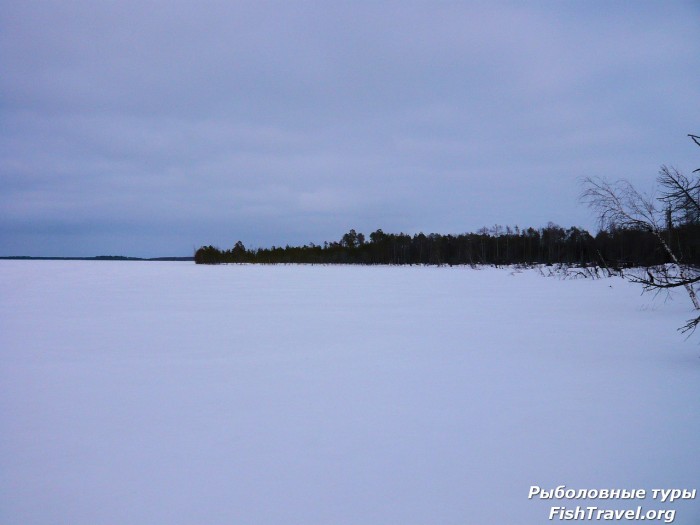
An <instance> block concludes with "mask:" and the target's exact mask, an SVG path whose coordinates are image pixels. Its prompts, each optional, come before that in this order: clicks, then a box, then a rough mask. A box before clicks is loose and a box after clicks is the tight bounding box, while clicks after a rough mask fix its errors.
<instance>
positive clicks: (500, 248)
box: [194, 223, 700, 269]
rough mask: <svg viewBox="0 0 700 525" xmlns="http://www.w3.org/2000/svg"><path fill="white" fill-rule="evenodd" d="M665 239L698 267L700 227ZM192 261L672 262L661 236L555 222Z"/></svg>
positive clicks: (211, 253)
mask: <svg viewBox="0 0 700 525" xmlns="http://www.w3.org/2000/svg"><path fill="white" fill-rule="evenodd" d="M663 234H664V236H665V238H666V242H668V244H669V245H671V246H672V247H673V248H674V249H675V248H676V247H677V248H678V250H681V248H682V251H681V256H682V259H683V261H684V262H685V263H688V264H696V265H697V264H700V225H699V224H685V225H681V226H678V227H672V226H669V227H667V228H666V230H665V231H664V232H663ZM194 260H195V262H196V263H197V264H221V263H259V264H279V263H307V264H367V265H371V264H396V265H403V264H428V265H450V266H452V265H477V264H488V265H508V264H524V265H532V264H547V265H555V264H566V265H582V266H588V265H595V266H603V267H610V268H615V269H617V268H626V267H632V266H652V265H657V264H664V263H667V262H669V259H668V255H667V254H666V252H665V251H664V250H663V249H662V248H661V247H660V245H659V242H658V239H656V238H655V237H654V235H653V234H652V233H650V232H649V231H647V230H643V229H635V228H612V229H610V230H609V231H605V230H604V231H600V232H599V233H598V234H597V235H595V236H592V235H591V234H590V233H589V232H587V231H586V230H584V229H581V228H575V227H572V228H568V229H564V228H562V227H561V226H558V225H556V224H553V223H549V224H548V225H547V226H546V227H545V228H539V229H534V228H527V229H520V228H518V227H517V226H516V227H514V228H511V227H508V226H506V227H501V226H494V227H492V228H482V229H480V230H479V231H477V232H476V233H464V234H459V235H441V234H437V233H431V234H428V235H426V234H423V233H418V234H415V235H413V236H411V235H408V234H405V233H399V234H393V233H384V232H383V231H382V230H377V231H375V232H372V233H371V234H370V235H369V238H366V237H365V235H363V234H362V233H357V232H356V231H355V230H350V231H349V232H348V233H346V234H345V235H343V236H342V238H341V239H340V240H339V241H337V242H325V243H323V245H322V246H321V245H316V244H308V245H305V246H285V247H284V248H282V247H278V246H272V247H271V248H257V249H252V250H249V249H247V248H246V247H245V246H244V245H243V243H242V242H240V241H239V242H237V243H236V244H235V245H234V246H233V247H232V248H231V249H228V250H221V249H219V248H216V247H214V246H202V247H201V248H200V249H199V250H197V252H196V253H195V256H194Z"/></svg>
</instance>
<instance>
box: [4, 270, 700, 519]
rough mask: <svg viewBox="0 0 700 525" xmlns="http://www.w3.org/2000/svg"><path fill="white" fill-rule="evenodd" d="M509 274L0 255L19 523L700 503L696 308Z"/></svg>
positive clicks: (484, 514) (621, 285)
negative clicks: (621, 492)
mask: <svg viewBox="0 0 700 525" xmlns="http://www.w3.org/2000/svg"><path fill="white" fill-rule="evenodd" d="M639 292H640V290H639V288H638V287H634V286H632V285H629V284H628V283H625V282H624V281H622V280H620V279H603V280H598V281H590V280H560V279H555V278H544V277H542V276H540V275H538V274H537V273H536V272H535V271H531V270H528V271H523V272H518V271H514V270H513V269H493V268H484V269H480V270H472V269H470V268H457V267H455V268H435V267H353V266H241V265H229V266H215V267H203V266H196V265H194V264H192V263H174V262H162V263H159V262H105V261H95V262H92V261H0V428H1V429H2V432H0V523H3V524H7V525H20V524H22V525H31V524H46V523H71V524H75V525H81V524H84V525H100V524H115V523H128V524H131V525H137V524H144V525H146V524H149V525H152V524H156V523H162V524H166V523H167V524H193V525H194V524H232V523H235V524H300V525H301V524H358V525H359V524H377V525H383V524H489V523H494V524H502V523H513V524H515V523H518V524H540V523H551V522H549V520H548V519H547V517H548V514H549V509H550V507H551V506H554V505H568V506H575V505H577V504H583V505H598V506H599V507H601V508H636V506H637V504H642V505H644V506H645V507H648V508H651V507H657V508H675V509H677V516H676V520H675V522H674V523H677V524H681V525H682V524H691V523H697V522H698V521H699V520H700V500H694V501H677V502H674V503H673V504H670V505H669V504H658V505H654V502H651V501H644V502H638V501H635V500H632V501H623V502H614V501H604V500H599V501H590V500H584V501H583V502H581V501H578V502H567V501H563V502H559V501H556V500H554V501H553V500H528V499H527V494H528V491H529V488H530V486H531V485H539V486H541V487H543V488H545V489H550V488H555V487H556V486H558V485H563V484H565V485H566V486H567V487H571V488H591V489H593V488H625V489H638V488H646V489H649V490H651V489H652V488H664V489H666V488H687V489H694V488H700V487H698V485H700V439H698V436H699V435H700V359H698V355H700V350H699V349H698V346H697V342H698V336H697V334H696V336H695V337H694V338H691V339H690V340H688V341H686V340H685V339H684V337H683V336H680V335H678V334H677V333H676V328H677V327H678V326H680V325H681V324H682V323H683V322H684V321H685V320H686V319H687V318H688V317H690V311H689V304H687V303H688V301H687V298H685V297H683V296H682V295H680V294H679V295H677V296H675V297H676V298H675V300H673V301H670V302H668V301H667V302H664V301H663V298H657V299H656V300H654V299H653V298H652V297H651V296H646V295H645V296H640V293H639Z"/></svg>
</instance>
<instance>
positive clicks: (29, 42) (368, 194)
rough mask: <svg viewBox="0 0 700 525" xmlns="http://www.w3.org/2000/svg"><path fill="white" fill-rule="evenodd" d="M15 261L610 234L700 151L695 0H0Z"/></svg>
mask: <svg viewBox="0 0 700 525" xmlns="http://www.w3.org/2000/svg"><path fill="white" fill-rule="evenodd" d="M0 97H1V98H0V102H1V104H2V105H1V108H2V125H1V126H0V255H57V256H67V255H77V256H90V255H132V256H147V257H148V256H160V255H181V256H186V255H192V253H193V251H194V249H195V248H198V247H199V246H201V245H203V244H214V245H218V246H219V247H222V248H229V247H231V246H233V244H234V243H235V242H236V241H237V240H242V241H243V242H244V243H245V244H246V246H249V247H257V246H270V245H272V244H277V245H284V244H288V243H289V244H304V243H308V242H315V243H321V242H323V241H324V240H338V239H340V237H341V236H342V234H343V233H344V232H346V231H348V230H349V229H350V228H354V229H356V230H357V231H362V232H364V233H366V234H368V233H370V232H372V231H374V230H376V229H377V228H382V229H383V230H384V231H385V232H396V233H398V232H406V233H417V232H420V231H422V232H425V233H430V232H439V233H461V232H467V231H475V230H477V229H479V228H480V227H482V226H492V225H494V224H501V225H511V226H513V225H519V226H521V227H523V226H534V227H541V226H544V225H546V224H547V222H549V221H553V222H555V223H558V224H560V225H562V226H565V227H568V226H572V225H576V226H583V227H586V228H590V229H594V228H595V221H594V218H593V216H592V215H591V212H590V211H589V210H588V209H587V208H585V207H584V206H582V205H581V204H579V202H578V194H579V192H580V184H579V179H580V178H581V177H583V176H589V175H599V176H603V177H607V178H610V179H616V178H621V177H624V178H628V179H630V180H631V181H633V182H634V183H635V184H638V185H639V186H640V187H641V188H642V189H651V187H652V184H653V181H654V179H655V177H656V173H657V171H658V168H659V166H660V165H661V164H668V165H673V166H675V167H677V168H678V169H680V170H682V171H684V172H686V173H688V174H689V173H690V172H691V171H692V170H693V169H695V168H697V167H700V148H697V146H695V145H694V144H693V143H692V142H691V141H690V139H689V138H688V137H687V134H688V133H700V3H698V2H681V1H659V2H648V1H634V2H632V1H630V2H619V1H615V2H612V1H611V2H593V1H588V0H587V1H580V2H564V1H557V2H529V1H528V2H524V1H523V2H503V3H498V2H483V3H482V2H444V3H440V2H435V1H426V2H407V1H397V2H361V1H353V2H336V1H319V2H294V1H280V2H261V1H259V0H257V1H252V2H239V1H225V2H204V1H197V2H195V1H190V2H185V1H177V0H169V1H163V2H147V1H143V0H138V1H128V0H120V1H106V0H104V1H102V0H97V1H93V0H90V1H87V0H86V1H69V0H57V1H55V2H45V1H43V2H36V1H29V0H28V1H8V0H0Z"/></svg>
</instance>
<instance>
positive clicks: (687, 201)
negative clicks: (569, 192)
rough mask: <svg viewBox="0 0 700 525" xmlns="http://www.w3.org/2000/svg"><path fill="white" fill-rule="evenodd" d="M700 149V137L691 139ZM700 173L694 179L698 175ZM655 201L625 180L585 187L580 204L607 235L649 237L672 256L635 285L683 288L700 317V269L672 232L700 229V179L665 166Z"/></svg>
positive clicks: (593, 181)
mask: <svg viewBox="0 0 700 525" xmlns="http://www.w3.org/2000/svg"><path fill="white" fill-rule="evenodd" d="M689 136H690V137H691V139H692V140H693V142H695V144H696V145H698V146H700V137H698V136H697V135H689ZM699 172H700V169H698V170H695V171H694V172H693V173H699ZM657 183H658V185H659V188H660V190H659V191H658V193H657V194H656V195H646V194H643V193H640V192H639V191H637V189H636V188H635V187H634V186H632V184H630V183H629V182H628V181H626V180H619V181H617V182H614V183H610V182H608V181H606V180H604V179H601V178H597V177H595V178H592V177H589V178H586V179H585V180H584V181H583V186H584V189H583V192H582V194H581V200H582V201H584V202H585V203H586V204H588V206H589V207H591V208H592V209H594V210H595V211H596V213H597V215H598V218H599V220H600V226H601V228H603V229H608V230H611V229H614V228H629V229H637V230H644V231H647V232H650V233H651V234H652V235H653V236H654V238H656V240H657V241H658V243H659V245H660V247H661V248H663V250H664V252H665V253H666V255H667V256H668V260H669V261H670V263H669V264H665V265H660V266H653V267H648V268H645V269H643V270H644V271H642V272H641V273H637V274H631V275H630V277H629V279H630V280H631V281H632V282H635V283H638V284H641V285H642V286H643V287H644V289H645V290H647V291H656V292H661V291H669V290H671V289H673V288H680V287H682V288H684V289H685V291H686V292H687V294H688V297H689V298H690V301H691V302H692V304H693V308H694V309H695V310H696V311H700V301H699V300H698V296H697V293H696V291H695V285H696V284H697V283H698V282H700V267H699V266H698V265H697V264H696V263H693V262H690V263H688V262H686V261H684V260H683V251H682V247H681V246H679V247H674V245H673V244H672V242H671V240H670V239H671V231H672V229H673V228H674V225H676V226H679V225H681V226H683V225H686V226H687V225H691V224H698V223H700V175H697V176H695V177H694V178H692V177H691V178H689V177H686V176H685V175H683V174H682V173H680V172H679V171H678V170H676V169H675V168H668V167H666V166H662V167H661V169H660V171H659V176H658V178H657ZM698 325H700V315H698V316H697V317H695V318H694V319H690V320H689V321H688V322H687V323H686V324H685V325H683V326H682V327H681V328H680V330H681V331H683V332H687V331H693V330H694V329H695V328H696V327H697V326H698Z"/></svg>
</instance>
